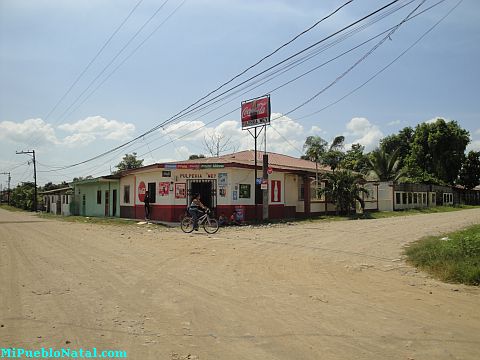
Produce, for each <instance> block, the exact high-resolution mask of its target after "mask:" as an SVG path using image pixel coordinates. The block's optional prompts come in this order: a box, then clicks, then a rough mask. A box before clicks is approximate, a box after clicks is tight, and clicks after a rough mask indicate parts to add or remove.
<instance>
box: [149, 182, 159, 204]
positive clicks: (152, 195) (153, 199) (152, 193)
mask: <svg viewBox="0 0 480 360" xmlns="http://www.w3.org/2000/svg"><path fill="white" fill-rule="evenodd" d="M156 194H157V190H156V183H154V182H153V183H148V197H149V198H150V202H151V203H152V204H154V203H156V202H157V201H156V197H155V195H156Z"/></svg>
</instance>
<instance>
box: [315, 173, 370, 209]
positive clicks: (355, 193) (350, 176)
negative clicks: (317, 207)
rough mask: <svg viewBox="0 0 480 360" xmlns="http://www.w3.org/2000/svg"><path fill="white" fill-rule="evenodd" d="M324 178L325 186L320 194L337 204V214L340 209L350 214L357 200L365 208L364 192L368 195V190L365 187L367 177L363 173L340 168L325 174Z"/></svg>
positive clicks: (319, 190) (320, 190)
mask: <svg viewBox="0 0 480 360" xmlns="http://www.w3.org/2000/svg"><path fill="white" fill-rule="evenodd" d="M323 180H324V181H325V187H323V188H321V189H318V192H319V195H325V198H327V199H328V200H329V201H331V202H333V203H334V204H335V212H336V214H337V215H338V213H339V211H341V212H342V213H345V214H347V215H350V212H351V210H352V209H354V208H355V204H356V201H358V202H359V203H360V205H361V207H362V209H364V208H365V203H364V201H363V198H362V194H365V195H368V190H367V189H366V188H365V187H364V184H365V179H364V178H363V176H362V175H361V174H358V173H354V172H352V171H350V170H339V171H337V172H332V173H326V174H324V176H323Z"/></svg>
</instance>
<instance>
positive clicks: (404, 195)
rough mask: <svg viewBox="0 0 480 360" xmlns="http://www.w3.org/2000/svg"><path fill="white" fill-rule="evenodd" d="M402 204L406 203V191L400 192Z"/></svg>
mask: <svg viewBox="0 0 480 360" xmlns="http://www.w3.org/2000/svg"><path fill="white" fill-rule="evenodd" d="M402 200H403V201H402V204H404V205H405V204H406V203H407V193H402Z"/></svg>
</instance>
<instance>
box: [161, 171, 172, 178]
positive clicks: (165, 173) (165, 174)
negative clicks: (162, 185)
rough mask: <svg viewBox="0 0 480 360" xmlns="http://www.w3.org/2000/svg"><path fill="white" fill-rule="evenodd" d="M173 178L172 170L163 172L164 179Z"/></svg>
mask: <svg viewBox="0 0 480 360" xmlns="http://www.w3.org/2000/svg"><path fill="white" fill-rule="evenodd" d="M171 176H172V172H171V171H170V170H167V171H165V170H164V171H162V177H171Z"/></svg>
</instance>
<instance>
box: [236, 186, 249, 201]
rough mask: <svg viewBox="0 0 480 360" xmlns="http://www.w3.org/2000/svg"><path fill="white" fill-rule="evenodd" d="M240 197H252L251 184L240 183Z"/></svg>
mask: <svg viewBox="0 0 480 360" xmlns="http://www.w3.org/2000/svg"><path fill="white" fill-rule="evenodd" d="M238 197H239V198H240V199H250V184H240V185H239V191H238Z"/></svg>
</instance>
